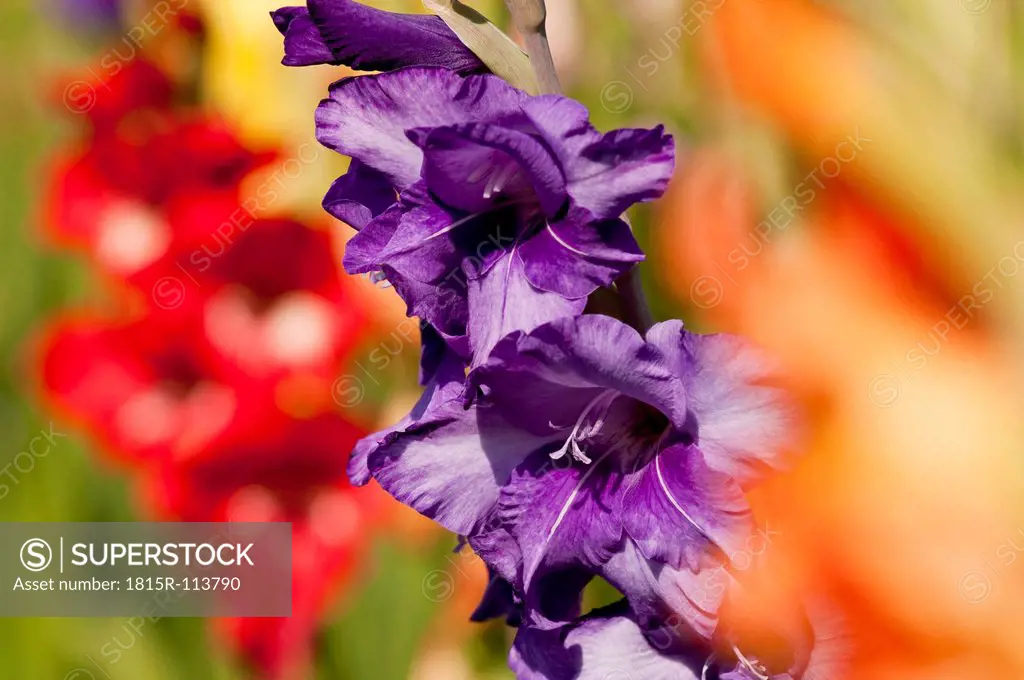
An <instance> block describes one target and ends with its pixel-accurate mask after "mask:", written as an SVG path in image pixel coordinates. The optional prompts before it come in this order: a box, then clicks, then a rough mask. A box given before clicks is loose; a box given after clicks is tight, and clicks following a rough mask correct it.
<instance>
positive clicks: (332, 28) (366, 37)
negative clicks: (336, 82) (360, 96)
mask: <svg viewBox="0 0 1024 680" xmlns="http://www.w3.org/2000/svg"><path fill="white" fill-rule="evenodd" d="M307 5H308V9H307V8H305V7H284V8H282V9H279V10H277V11H276V12H272V13H271V16H273V18H274V24H275V25H276V26H277V29H278V30H279V31H280V32H281V33H282V34H283V35H284V38H285V41H284V47H285V57H284V61H283V63H284V65H285V66H309V65H312V64H335V65H341V64H344V65H345V66H349V67H351V68H353V69H356V70H357V71H392V70H395V69H398V68H403V67H406V66H441V67H444V68H449V69H452V70H453V71H457V72H459V73H480V72H484V71H486V67H485V66H484V65H483V63H482V62H481V61H480V60H479V59H478V58H477V56H476V55H475V54H474V53H473V51H472V50H470V49H469V48H468V47H466V46H465V45H463V44H462V42H461V41H460V40H459V39H458V37H457V36H456V35H455V34H454V33H453V32H452V30H451V29H450V28H448V26H447V25H446V24H445V23H444V21H442V20H441V19H439V18H438V17H436V16H431V15H419V14H396V13H394V12H386V11H384V10H380V9H376V8H374V7H369V6H367V5H364V4H362V3H360V2H355V1H354V0H309V2H308V3H307Z"/></svg>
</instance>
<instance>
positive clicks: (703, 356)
mask: <svg viewBox="0 0 1024 680" xmlns="http://www.w3.org/2000/svg"><path fill="white" fill-rule="evenodd" d="M647 337H648V340H649V341H650V342H651V343H653V344H655V345H657V346H658V347H660V348H661V349H662V350H663V351H664V352H665V353H666V354H667V355H668V356H670V357H672V361H673V363H674V364H675V365H676V366H677V367H678V368H677V370H678V371H679V372H680V375H682V376H683V377H684V380H685V382H686V389H687V395H688V398H689V400H690V408H691V409H692V411H693V413H694V415H695V416H696V420H697V428H698V432H699V435H698V436H699V441H698V446H699V447H700V450H701V452H702V453H703V454H704V459H705V460H706V461H707V463H708V465H710V466H711V467H712V468H714V469H716V470H719V471H721V472H725V473H727V474H729V475H731V476H732V477H734V478H736V480H737V481H739V483H740V484H741V485H742V486H743V487H744V488H747V487H748V485H750V484H751V483H753V482H755V481H757V480H758V479H759V478H761V477H762V476H763V475H764V474H765V473H766V472H767V471H769V470H770V469H773V468H779V467H783V466H784V462H785V461H784V460H783V458H784V455H785V453H786V452H787V451H789V450H791V448H792V447H793V446H794V443H795V442H794V439H795V435H796V432H797V427H796V423H797V416H796V412H795V409H794V406H793V402H792V400H790V399H789V398H787V395H786V392H785V390H783V389H782V388H781V387H779V386H777V384H774V383H776V382H777V376H778V372H777V368H776V367H777V364H776V363H775V362H773V361H772V360H771V359H770V358H769V357H768V356H767V354H766V353H764V352H763V351H761V350H760V349H758V348H757V347H756V346H754V345H752V344H751V343H749V342H747V341H745V340H743V339H741V338H738V337H735V336H730V335H696V334H693V333H687V332H686V331H684V330H683V328H682V323H680V322H678V321H671V322H666V323H661V324H658V325H657V326H655V327H654V328H652V329H651V330H650V331H649V332H648V335H647Z"/></svg>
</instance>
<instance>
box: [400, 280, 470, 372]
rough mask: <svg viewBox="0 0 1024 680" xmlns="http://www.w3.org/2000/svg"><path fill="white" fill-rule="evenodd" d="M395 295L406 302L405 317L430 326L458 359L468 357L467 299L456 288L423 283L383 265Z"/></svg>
mask: <svg viewBox="0 0 1024 680" xmlns="http://www.w3.org/2000/svg"><path fill="white" fill-rule="evenodd" d="M381 271H383V272H384V274H385V276H386V277H387V279H388V282H389V283H391V285H392V286H394V289H395V292H397V293H398V296H399V297H401V298H402V299H403V300H405V304H406V314H407V315H408V316H415V317H419V318H420V319H422V320H423V321H425V322H426V323H429V324H430V325H432V326H433V327H434V328H435V329H437V331H438V332H439V333H440V334H441V336H442V337H444V339H445V341H446V342H447V343H448V345H449V346H450V347H451V348H452V349H453V350H454V351H455V352H456V353H458V354H459V355H460V356H469V341H468V339H467V338H466V337H465V336H466V323H467V322H468V317H469V310H468V306H467V304H466V296H465V294H464V293H461V292H460V291H459V290H457V289H456V288H455V287H451V286H442V285H436V284H433V283H423V282H421V281H416V280H415V279H412V278H407V277H405V276H403V274H402V273H401V272H399V271H397V270H395V269H392V268H391V267H389V266H387V265H384V266H383V267H382V268H381Z"/></svg>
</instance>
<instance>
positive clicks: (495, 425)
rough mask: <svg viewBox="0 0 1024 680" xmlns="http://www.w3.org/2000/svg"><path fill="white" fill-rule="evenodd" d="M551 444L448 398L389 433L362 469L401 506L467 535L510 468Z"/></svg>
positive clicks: (476, 525)
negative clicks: (409, 423) (364, 468)
mask: <svg viewBox="0 0 1024 680" xmlns="http://www.w3.org/2000/svg"><path fill="white" fill-rule="evenodd" d="M446 396H447V395H446ZM550 441H551V439H550V438H548V439H544V438H540V437H535V436H532V435H530V434H528V433H525V432H522V431H521V430H517V429H516V428H513V427H510V426H509V425H508V423H507V422H506V421H505V420H504V419H502V418H501V416H500V415H498V413H497V412H496V411H495V410H494V409H490V408H478V407H473V408H470V409H464V408H463V405H462V399H461V398H458V397H455V398H451V399H448V400H446V401H445V402H444V403H442V404H439V405H438V406H437V408H431V411H430V414H429V417H424V418H421V419H420V420H419V421H417V422H416V423H414V424H412V425H411V426H410V427H408V428H404V429H403V430H401V431H398V432H394V433H392V434H391V435H390V436H389V437H388V438H387V440H386V441H385V442H384V443H382V444H381V445H380V446H379V447H378V448H377V449H376V450H375V451H374V452H373V453H372V454H371V455H370V457H369V469H370V470H371V472H372V473H373V477H374V479H376V480H377V481H378V482H379V483H380V485H381V486H382V487H384V489H385V490H386V491H387V492H388V493H390V494H391V495H392V496H394V497H395V498H396V499H398V500H399V501H400V502H401V503H403V504H405V505H408V506H410V507H412V508H413V509H414V510H416V511H418V512H420V513H421V514H423V515H426V516H427V517H430V518H431V519H433V520H435V521H437V522H438V523H439V524H441V525H442V526H444V527H445V528H447V529H448V530H450V531H453V532H455V533H457V534H460V535H471V534H473V533H474V532H475V531H477V530H478V529H479V528H480V527H481V526H482V525H483V523H484V521H485V520H486V518H487V516H488V514H489V513H490V511H491V509H492V508H493V506H494V504H495V503H496V502H497V500H498V494H499V491H500V489H501V487H502V486H504V484H505V483H506V482H507V481H508V478H509V475H510V474H511V472H512V470H513V469H515V467H516V466H517V465H519V464H520V463H521V462H522V461H523V460H524V459H525V458H526V457H527V456H529V455H530V454H532V453H533V452H534V451H537V450H538V449H540V448H542V447H544V446H545V445H546V444H549V443H550Z"/></svg>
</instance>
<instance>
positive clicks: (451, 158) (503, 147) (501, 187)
mask: <svg viewBox="0 0 1024 680" xmlns="http://www.w3.org/2000/svg"><path fill="white" fill-rule="evenodd" d="M409 136H410V138H411V139H412V140H413V141H414V142H415V143H416V144H417V146H419V147H420V148H421V149H423V154H424V164H423V178H424V179H425V180H426V181H427V186H429V187H430V190H431V191H433V192H434V194H436V195H437V196H438V197H439V198H440V199H441V200H442V201H444V202H445V203H447V204H448V205H450V206H452V207H455V208H459V209H460V210H464V211H466V212H471V213H476V212H483V211H485V210H488V209H490V208H493V206H494V204H495V203H497V202H499V201H501V202H502V203H507V202H514V203H532V204H537V203H539V204H540V206H541V207H542V208H543V210H544V212H545V213H546V214H548V215H551V216H554V215H555V214H557V213H558V212H559V211H560V210H561V209H562V206H563V205H564V204H565V202H566V200H567V199H568V195H567V194H566V189H565V177H563V176H562V171H561V169H560V168H559V167H558V164H557V163H556V162H555V159H554V157H553V156H552V155H551V152H550V151H549V150H548V149H547V147H545V146H544V145H543V144H542V143H541V142H540V141H538V140H537V138H536V137H534V136H531V135H528V134H526V133H525V132H519V131H516V130H513V129H510V128H508V127H503V126H500V125H494V124H486V123H466V124H462V125H451V126H447V127H441V128H435V129H432V130H413V131H411V132H410V133H409Z"/></svg>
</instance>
